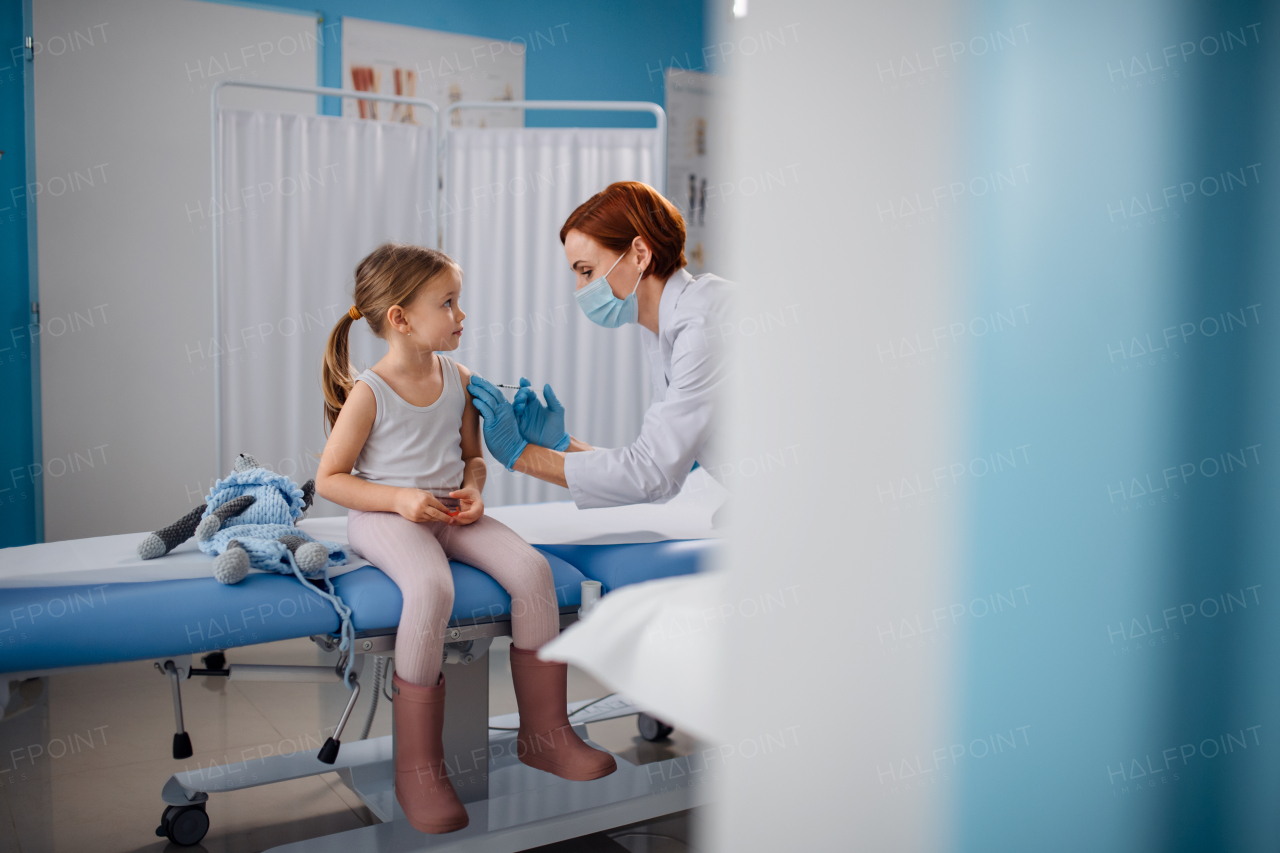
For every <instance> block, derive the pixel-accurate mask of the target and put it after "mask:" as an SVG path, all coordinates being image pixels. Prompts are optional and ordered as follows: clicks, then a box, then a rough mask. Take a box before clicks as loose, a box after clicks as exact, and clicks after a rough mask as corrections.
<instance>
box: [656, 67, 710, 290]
mask: <svg viewBox="0 0 1280 853" xmlns="http://www.w3.org/2000/svg"><path fill="white" fill-rule="evenodd" d="M719 82H720V81H719V78H717V77H716V76H714V75H712V74H703V73H701V72H698V71H684V70H682V69H679V68H668V69H667V78H666V84H667V90H666V93H667V106H666V109H667V198H668V199H669V200H670V201H671V202H672V203H673V204H674V205H675V206H676V207H677V208H678V209H679V210H680V213H681V214H682V215H683V216H684V224H685V249H684V256H685V259H686V260H688V262H689V267H688V269H689V272H691V273H693V274H694V275H698V274H700V273H704V272H710V271H713V270H714V269H716V268H717V267H716V263H715V259H714V258H713V257H712V255H713V254H714V250H713V246H714V245H715V242H716V241H715V239H714V235H715V231H714V226H715V224H716V223H715V219H716V212H717V205H716V204H715V200H716V198H715V197H716V192H717V187H718V186H719V183H718V182H719V180H720V174H719V171H718V169H717V168H716V164H715V162H714V160H715V158H714V154H713V151H712V145H711V142H712V139H713V134H714V133H715V132H716V126H715V125H716V123H715V109H714V107H715V104H716V102H717V101H716V94H717V91H718V84H719Z"/></svg>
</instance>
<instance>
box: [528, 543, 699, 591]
mask: <svg viewBox="0 0 1280 853" xmlns="http://www.w3.org/2000/svg"><path fill="white" fill-rule="evenodd" d="M537 547H538V550H539V551H542V552H543V553H544V554H547V555H548V556H555V557H559V558H560V559H562V560H565V561H566V562H569V563H572V564H573V565H574V566H576V567H577V568H578V570H579V571H581V572H582V573H583V574H584V575H586V576H587V577H588V578H590V579H591V580H593V581H600V583H601V585H602V586H603V587H604V591H605V592H611V591H612V590H615V589H617V588H618V587H622V586H627V585H628V584H633V583H640V582H641V581H647V580H654V579H656V578H671V577H676V576H677V575H691V574H694V573H695V572H699V571H704V570H706V568H707V564H708V563H709V562H710V561H711V560H712V559H713V558H714V557H715V555H716V554H718V553H719V552H720V549H721V547H722V546H721V540H719V539H668V540H667V541H665V542H646V543H643V544H634V545H539V546H537Z"/></svg>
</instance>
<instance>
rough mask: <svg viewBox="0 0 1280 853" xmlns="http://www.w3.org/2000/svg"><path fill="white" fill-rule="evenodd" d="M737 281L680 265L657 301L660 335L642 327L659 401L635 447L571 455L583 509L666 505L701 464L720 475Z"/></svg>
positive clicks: (571, 475)
mask: <svg viewBox="0 0 1280 853" xmlns="http://www.w3.org/2000/svg"><path fill="white" fill-rule="evenodd" d="M732 293H733V285H732V284H731V283H730V282H728V281H725V280H724V279H722V278H718V277H717V276H714V275H709V274H708V275H700V276H698V277H697V278H694V277H693V276H692V275H690V274H689V273H688V271H686V270H683V269H682V270H678V271H677V272H676V273H675V274H673V275H672V276H671V278H669V279H667V283H666V286H665V287H663V289H662V298H661V300H660V301H659V302H658V334H656V335H655V334H654V333H653V332H651V331H649V330H648V329H644V328H642V329H641V330H640V334H641V341H642V344H643V346H644V348H645V354H646V356H647V357H648V360H649V374H650V378H651V379H652V381H653V400H652V402H651V403H650V404H649V408H648V410H647V411H646V412H645V415H644V424H643V426H641V428H640V436H639V438H637V439H636V440H635V441H634V442H633V443H632V444H631V446H629V447H619V448H615V449H612V450H590V451H583V452H579V453H568V454H566V455H565V461H564V477H565V480H566V481H567V482H568V484H569V493H570V494H571V495H572V496H573V502H574V503H575V504H577V505H578V508H579V509H591V508H594V507H605V506H624V505H627V504H638V503H663V502H665V501H668V500H670V499H671V498H673V497H675V495H676V494H677V493H678V492H679V491H680V487H681V486H682V485H683V484H684V480H685V477H687V476H688V475H689V471H690V469H691V468H692V467H693V463H694V462H697V463H698V464H699V465H701V466H702V467H704V468H706V469H707V471H708V472H709V473H710V474H711V475H712V476H713V477H717V479H718V478H719V464H718V459H717V450H716V448H717V442H716V441H715V438H716V428H717V426H718V425H719V418H718V415H719V411H720V398H721V397H722V396H723V394H724V392H725V390H726V387H727V385H728V377H729V371H730V358H729V353H728V343H729V338H730V337H731V336H732V332H733V329H734V326H735V324H734V322H733V318H732V317H731V311H732V305H731V301H732Z"/></svg>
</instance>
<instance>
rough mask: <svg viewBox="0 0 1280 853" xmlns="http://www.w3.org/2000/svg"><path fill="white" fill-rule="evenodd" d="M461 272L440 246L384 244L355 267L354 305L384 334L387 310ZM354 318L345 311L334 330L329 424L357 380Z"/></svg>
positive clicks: (327, 391)
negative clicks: (350, 340) (350, 345)
mask: <svg viewBox="0 0 1280 853" xmlns="http://www.w3.org/2000/svg"><path fill="white" fill-rule="evenodd" d="M450 270H454V271H458V272H461V270H460V268H459V267H458V264H457V263H456V262H455V261H454V260H453V258H451V257H449V256H448V255H446V254H445V253H444V252H441V251H437V250H436V249H427V248H425V247H423V246H411V245H405V244H401V243H383V244H382V245H381V246H379V247H378V248H376V249H374V250H373V251H372V252H370V253H369V255H368V256H367V257H366V258H365V259H364V260H362V261H361V262H360V264H359V265H358V266H357V267H356V288H355V293H354V298H355V309H356V311H357V312H359V314H360V315H361V316H362V317H363V318H364V320H365V321H366V322H367V323H368V324H369V328H370V329H371V330H372V331H373V333H374V334H375V335H377V336H378V337H380V338H384V337H386V335H385V334H384V331H385V327H386V323H387V311H389V310H390V309H391V307H392V306H394V305H399V306H401V307H402V308H404V307H407V306H408V305H409V303H411V302H413V300H414V298H415V297H416V296H417V295H418V291H419V290H421V289H422V288H423V287H424V286H426V285H427V284H428V283H429V282H430V281H431V280H432V279H434V278H435V277H436V276H438V275H440V274H441V273H445V272H448V271H450ZM354 322H355V318H354V317H353V316H351V314H350V313H348V314H344V315H343V316H342V319H341V320H339V321H338V325H336V326H334V327H333V331H332V332H330V333H329V343H328V345H327V346H326V347H325V350H324V366H323V367H322V368H321V385H322V386H323V388H324V417H325V421H326V423H327V425H328V428H329V429H332V428H333V425H334V424H335V423H337V422H338V412H339V411H341V410H342V404H343V403H345V402H347V395H348V394H350V393H351V389H352V387H353V386H354V385H355V381H356V374H355V373H354V371H353V369H352V366H351V355H350V350H349V348H348V345H347V338H348V336H349V333H350V331H351V324H352V323H354Z"/></svg>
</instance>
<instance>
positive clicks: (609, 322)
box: [573, 252, 644, 329]
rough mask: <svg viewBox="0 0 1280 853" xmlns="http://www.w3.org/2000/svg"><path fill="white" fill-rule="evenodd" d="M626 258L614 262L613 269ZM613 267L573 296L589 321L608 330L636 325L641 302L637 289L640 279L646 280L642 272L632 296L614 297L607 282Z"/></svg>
mask: <svg viewBox="0 0 1280 853" xmlns="http://www.w3.org/2000/svg"><path fill="white" fill-rule="evenodd" d="M626 256H627V255H626V253H625V252H623V253H622V254H621V255H619V256H618V260H617V261H614V262H613V267H616V266H617V265H618V262H619V261H621V260H622V259H623V258H625V257H626ZM613 267H609V272H607V273H605V274H604V275H602V276H600V277H599V278H598V279H596V280H595V281H593V282H591V283H589V284H588V285H587V286H586V287H584V288H582V289H581V290H579V291H578V292H577V293H575V294H574V295H573V296H574V298H575V299H577V300H578V307H579V308H581V309H582V313H583V314H586V315H587V319H588V320H590V321H591V322H593V323H595V324H596V325H597V326H604V327H605V328H606V329H616V328H618V327H619V326H621V325H623V324H625V323H634V322H635V321H636V319H637V318H639V316H640V302H639V301H638V300H637V298H636V289H637V288H639V287H640V278H644V270H641V271H640V278H637V279H636V286H635V287H633V288H631V294H630V295H629V296H628V297H627V298H626V299H619V298H618V297H616V296H614V295H613V288H611V287H609V282H608V280H607V279H608V276H609V273H610V272H613Z"/></svg>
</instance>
